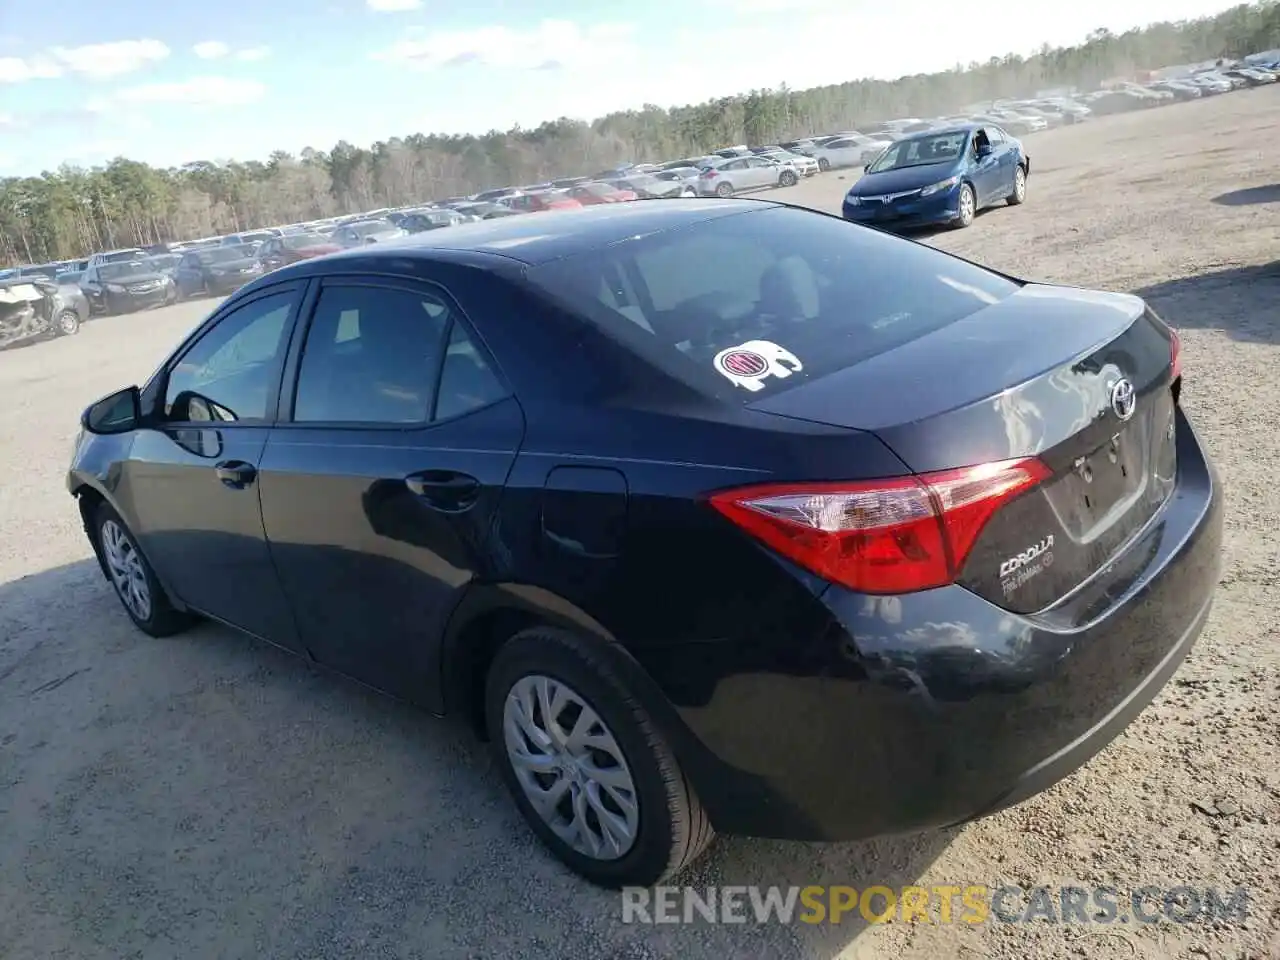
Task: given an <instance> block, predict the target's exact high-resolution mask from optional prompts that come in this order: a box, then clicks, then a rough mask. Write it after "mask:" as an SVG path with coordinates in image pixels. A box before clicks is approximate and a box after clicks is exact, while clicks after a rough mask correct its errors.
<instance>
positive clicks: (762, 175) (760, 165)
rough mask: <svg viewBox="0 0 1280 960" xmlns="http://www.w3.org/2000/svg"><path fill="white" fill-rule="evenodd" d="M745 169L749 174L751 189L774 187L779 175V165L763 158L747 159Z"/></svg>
mask: <svg viewBox="0 0 1280 960" xmlns="http://www.w3.org/2000/svg"><path fill="white" fill-rule="evenodd" d="M747 169H748V170H749V171H750V173H751V185H752V186H753V187H776V186H777V185H778V176H779V174H780V173H781V168H780V165H779V164H778V163H777V162H775V161H773V160H766V159H765V158H764V157H747Z"/></svg>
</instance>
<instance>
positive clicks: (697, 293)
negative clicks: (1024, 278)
mask: <svg viewBox="0 0 1280 960" xmlns="http://www.w3.org/2000/svg"><path fill="white" fill-rule="evenodd" d="M527 276H528V279H529V280H530V281H531V282H532V283H533V284H534V285H535V286H536V287H537V288H539V290H540V291H541V292H542V293H543V295H544V296H546V297H548V298H549V299H552V300H554V301H557V302H559V303H560V304H561V305H562V306H565V307H566V308H568V309H569V310H571V311H572V312H573V313H575V314H577V315H578V316H580V317H581V318H583V320H584V321H586V322H589V323H592V324H594V325H595V326H597V327H598V328H599V329H600V330H601V331H602V332H603V333H605V334H606V335H607V336H609V337H611V338H613V339H615V340H617V341H619V342H621V343H622V345H623V346H625V347H626V348H628V349H629V350H631V351H632V352H634V353H636V354H639V355H640V356H641V357H642V358H643V359H644V360H645V361H646V362H648V363H649V364H651V365H653V366H654V367H657V368H658V369H660V370H662V371H663V372H664V373H666V374H668V375H670V376H674V377H676V378H677V379H679V380H681V381H683V382H685V383H686V384H688V385H689V386H691V387H693V388H695V389H698V390H701V391H702V392H704V393H708V394H711V395H715V396H722V397H726V398H728V397H733V396H736V397H738V398H739V399H740V400H743V401H746V400H750V399H754V398H757V397H760V396H767V395H769V394H771V393H774V392H778V391H781V390H784V389H787V388H789V387H791V386H795V385H797V384H799V383H803V382H804V381H806V380H809V379H816V378H818V377H821V376H823V375H825V374H827V373H831V372H833V371H835V370H839V369H842V368H844V367H847V366H850V365H852V364H855V363H858V362H861V361H863V360H866V359H869V358H871V357H874V356H876V355H878V354H881V353H885V352H887V351H889V350H893V349H894V348H896V347H899V346H901V345H903V344H905V343H908V342H910V341H912V340H915V339H918V338H920V337H923V336H926V335H928V334H929V333H932V332H933V331H935V330H938V329H940V328H941V327H944V326H946V325H947V324H950V323H954V322H956V321H957V320H960V319H963V318H964V317H966V316H969V315H970V314H972V313H974V312H976V311H978V310H981V309H982V308H983V307H985V306H988V305H990V304H993V303H997V302H998V301H1000V300H1002V299H1004V298H1005V297H1008V296H1009V295H1010V294H1012V293H1014V292H1015V291H1016V290H1017V289H1018V284H1017V283H1015V282H1013V281H1011V280H1006V279H1005V278H1003V277H1000V276H998V275H996V274H993V273H991V272H990V271H988V270H984V269H983V268H981V267H978V266H975V265H973V264H970V263H966V262H964V261H962V260H958V259H956V258H954V257H951V256H949V255H947V254H945V253H943V252H941V251H939V250H935V249H933V248H932V247H928V246H924V245H920V244H915V243H911V242H909V241H907V240H902V239H900V238H897V237H893V236H890V235H887V234H883V233H880V232H878V231H875V230H871V229H868V228H865V227H860V226H857V225H855V224H850V223H847V222H845V221H843V220H839V219H837V218H834V217H826V216H820V215H817V214H814V213H810V212H807V211H802V210H797V209H793V208H781V207H774V208H769V209H765V210H760V211H753V212H750V213H744V214H736V215H730V216H724V217H717V218H715V219H711V220H706V221H703V222H700V223H696V224H693V225H691V226H687V227H680V228H677V229H673V230H669V231H665V232H662V233H658V234H652V235H649V236H645V237H640V238H637V239H634V240H627V241H624V242H621V243H616V244H612V245H609V246H607V247H604V248H602V249H600V250H597V251H592V252H590V253H584V254H581V255H578V256H574V257H568V258H565V259H562V260H557V261H554V262H552V263H548V264H544V265H542V266H539V267H535V268H531V269H530V270H529V272H528V274H527Z"/></svg>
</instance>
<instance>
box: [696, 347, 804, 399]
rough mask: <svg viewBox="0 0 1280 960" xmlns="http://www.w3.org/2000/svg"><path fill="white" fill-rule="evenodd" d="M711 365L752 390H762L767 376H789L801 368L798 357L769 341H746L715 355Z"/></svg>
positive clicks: (740, 385) (802, 366)
mask: <svg viewBox="0 0 1280 960" xmlns="http://www.w3.org/2000/svg"><path fill="white" fill-rule="evenodd" d="M712 363H714V364H715V368H716V370H718V371H719V372H720V373H722V374H723V375H724V376H725V378H726V379H728V380H729V381H731V382H732V383H734V384H736V385H737V386H739V387H744V388H746V389H747V390H751V391H756V390H763V389H764V382H765V381H766V380H767V379H769V378H770V377H789V376H791V374H793V373H798V372H799V371H801V370H803V369H804V364H802V363H801V362H800V358H799V357H797V356H796V355H795V354H794V353H792V352H791V351H790V350H787V349H786V348H784V347H780V346H778V345H777V344H776V343H771V342H770V341H768V340H748V341H747V342H746V343H741V344H739V345H738V346H736V347H727V348H726V349H724V350H721V351H720V352H719V353H717V354H716V358H715V360H713V361H712Z"/></svg>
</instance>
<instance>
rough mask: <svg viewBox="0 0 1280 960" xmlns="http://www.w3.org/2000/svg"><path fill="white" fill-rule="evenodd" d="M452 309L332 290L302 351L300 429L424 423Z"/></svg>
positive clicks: (367, 291) (403, 294)
mask: <svg viewBox="0 0 1280 960" xmlns="http://www.w3.org/2000/svg"><path fill="white" fill-rule="evenodd" d="M450 320H451V310H450V308H449V307H448V306H447V305H446V304H445V303H444V302H443V300H441V299H440V298H438V297H434V296H432V295H430V294H422V293H411V292H409V291H406V290H398V289H394V288H389V287H377V286H331V287H326V288H325V289H324V291H323V292H322V293H321V294H320V299H319V301H318V302H317V304H316V309H315V318H314V319H313V320H312V323H311V328H310V330H309V332H308V333H307V341H306V344H305V346H304V347H303V352H302V364H301V367H300V368H299V371H298V387H297V394H296V397H295V400H294V411H293V419H294V421H295V422H298V423H385V424H413V423H426V422H427V421H428V420H429V419H430V416H431V403H432V397H433V394H434V390H435V379H436V371H437V370H438V369H439V367H440V356H441V352H442V350H443V348H444V334H445V328H446V327H447V326H448V324H449V321H450Z"/></svg>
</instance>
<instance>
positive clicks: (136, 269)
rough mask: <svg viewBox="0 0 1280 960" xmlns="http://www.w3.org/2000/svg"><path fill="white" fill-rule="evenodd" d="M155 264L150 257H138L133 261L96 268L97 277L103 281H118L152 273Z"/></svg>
mask: <svg viewBox="0 0 1280 960" xmlns="http://www.w3.org/2000/svg"><path fill="white" fill-rule="evenodd" d="M155 270H156V263H155V261H154V260H152V259H151V258H150V257H145V258H142V257H138V258H135V259H133V260H130V261H128V262H127V263H125V262H117V263H107V264H103V265H102V266H101V267H99V268H98V276H99V277H100V278H101V279H103V280H120V279H122V278H124V277H131V276H134V275H135V274H139V273H154V272H155Z"/></svg>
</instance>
